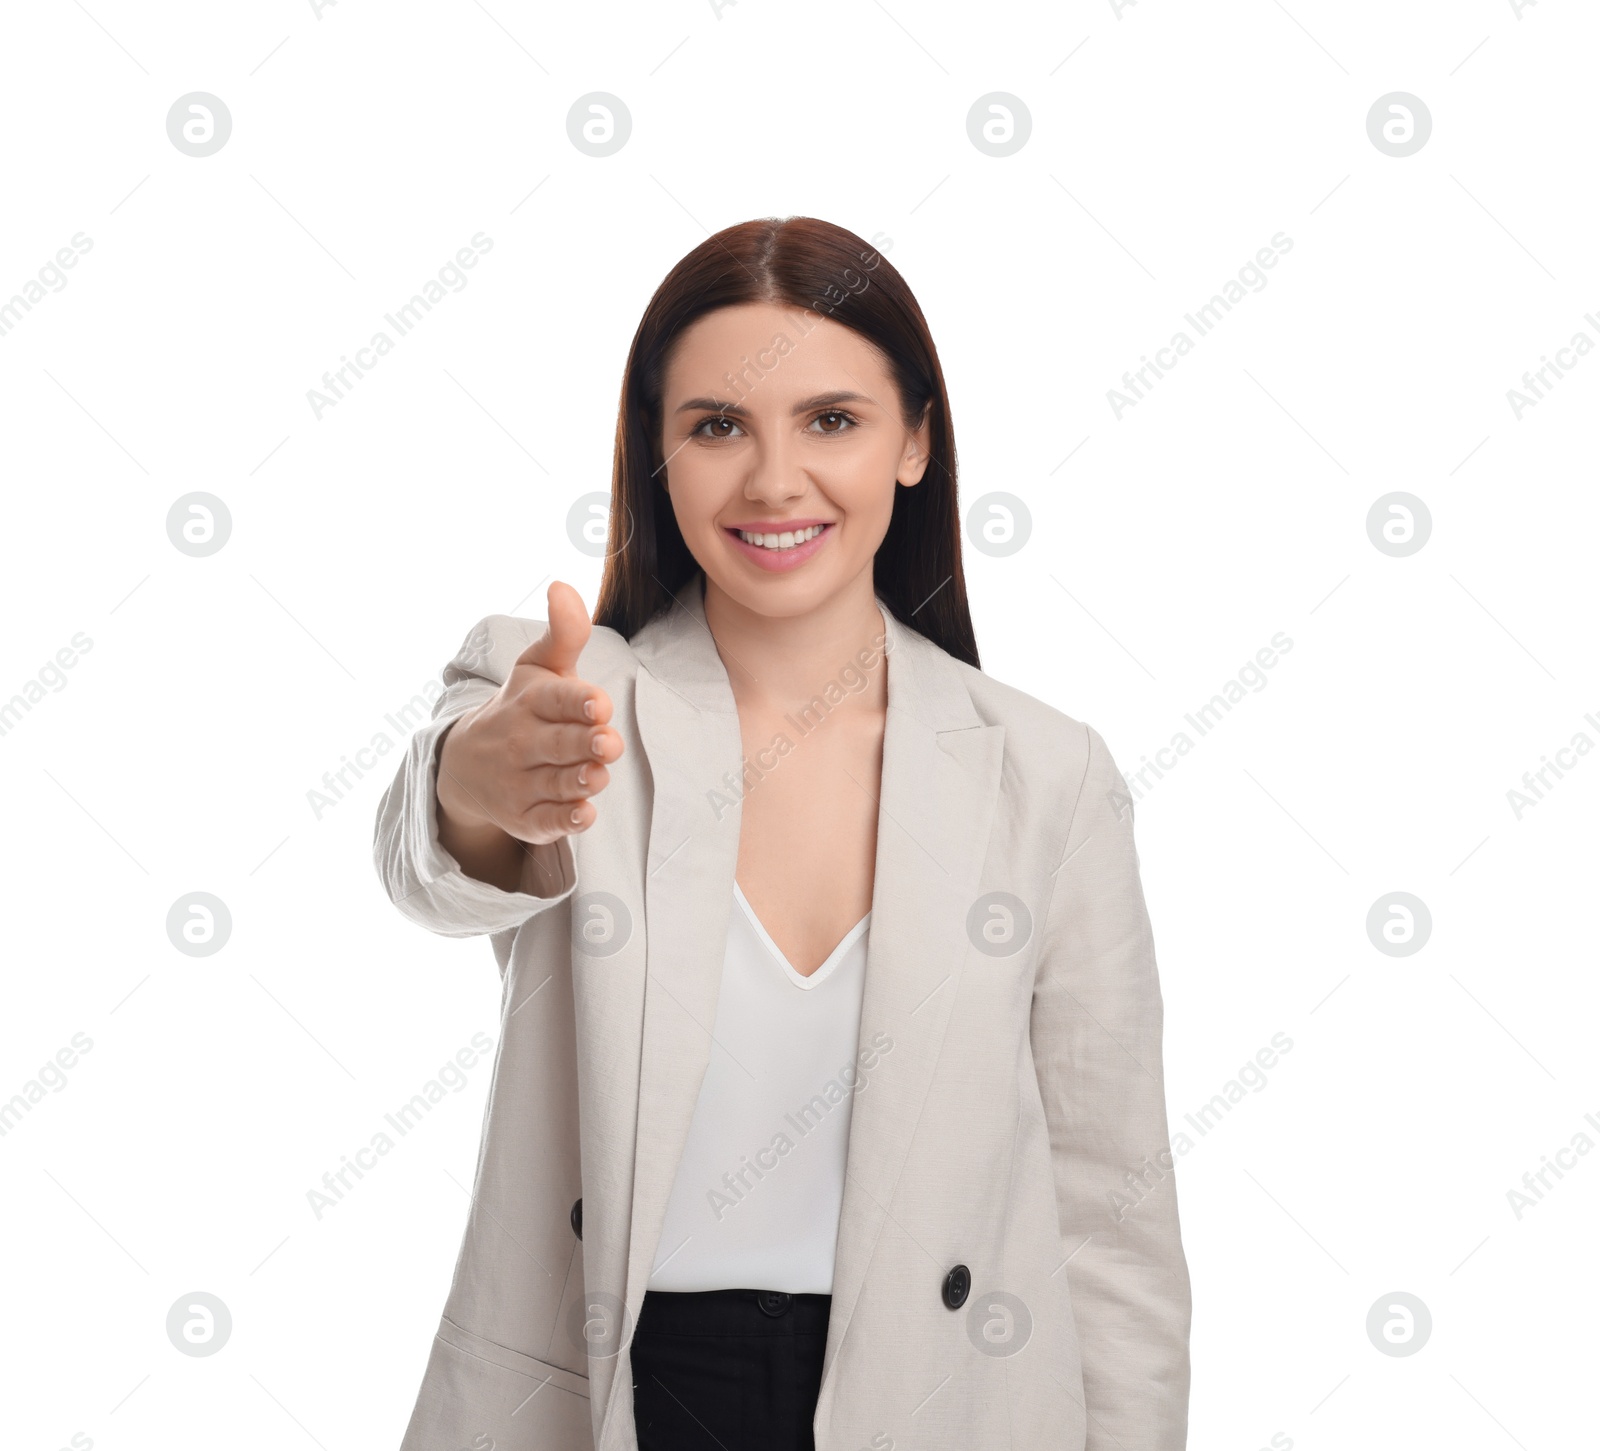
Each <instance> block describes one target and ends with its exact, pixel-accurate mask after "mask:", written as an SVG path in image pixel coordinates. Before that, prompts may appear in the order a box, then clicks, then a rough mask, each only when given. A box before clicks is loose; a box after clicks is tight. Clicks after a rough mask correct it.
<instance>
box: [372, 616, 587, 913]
mask: <svg viewBox="0 0 1600 1451" xmlns="http://www.w3.org/2000/svg"><path fill="white" fill-rule="evenodd" d="M543 630H544V621H543V620H518V619H514V618H512V617H511V616H509V615H490V616H489V617H487V618H486V619H483V620H480V621H479V622H478V623H477V624H476V625H475V626H473V628H472V630H471V631H470V632H469V633H468V635H467V638H466V639H465V640H464V641H463V642H462V645H461V648H460V649H459V650H458V651H456V653H455V655H454V657H453V658H452V659H451V660H450V662H449V664H447V665H446V666H445V667H444V671H443V674H442V676H441V679H442V680H443V681H444V685H445V691H444V694H443V695H441V696H440V697H439V699H438V700H437V701H435V702H434V707H433V718H432V720H431V721H430V722H429V723H428V724H426V725H423V726H419V727H418V728H417V730H416V731H415V732H414V733H413V734H412V737H411V740H410V743H409V744H408V745H407V747H406V751H405V755H404V756H403V758H402V759H401V761H400V765H399V768H398V769H397V770H396V772H395V776H394V780H393V781H391V782H390V783H389V786H388V788H387V789H386V790H385V791H384V793H383V797H382V799H380V800H379V802H378V813H377V821H376V824H375V827H374V830H373V838H372V856H373V862H374V864H375V865H376V867H377V870H378V877H379V879H380V880H381V881H382V882H383V886H384V890H385V891H387V892H388V894H389V900H390V901H392V902H393V903H394V904H395V906H396V907H398V908H399V909H400V911H401V912H403V913H404V914H405V915H406V916H407V917H409V918H411V920H412V921H414V922H419V923H421V924H422V926H424V927H426V928H428V929H429V930H430V931H433V932H438V933H440V934H442V935H443V936H446V937H476V936H480V935H483V934H485V933H488V934H497V933H504V932H507V931H509V930H511V929H514V928H516V927H517V926H519V925H520V924H521V923H523V922H525V921H527V919H528V918H529V917H531V916H533V915H534V913H536V912H542V911H544V910H545V909H546V908H548V907H552V906H554V905H555V904H556V903H557V902H559V901H561V900H563V899H564V898H565V897H567V896H569V895H570V894H571V892H572V891H573V889H574V887H575V886H576V885H577V880H578V874H577V864H576V862H575V860H574V858H573V852H572V843H571V840H570V839H569V838H567V837H563V838H562V839H561V840H560V841H558V842H555V843H553V844H550V845H547V846H528V847H525V848H524V855H523V871H522V882H521V885H520V888H519V890H517V891H515V892H506V891H502V890H501V889H500V888H499V887H496V886H492V885H491V884H490V883H488V882H482V881H479V880H478V879H477V878H476V877H470V876H468V875H467V874H466V873H465V872H464V871H462V869H461V863H460V862H458V861H457V860H456V859H455V858H454V857H453V856H451V855H450V853H449V852H448V851H446V850H445V848H444V847H443V845H441V843H440V841H439V818H438V795H437V792H438V773H439V747H440V744H441V743H442V742H443V740H444V735H445V732H446V731H448V730H449V729H450V727H451V726H453V725H454V724H455V723H456V721H457V720H459V719H460V717H461V716H462V715H463V714H465V713H466V712H467V711H469V710H471V709H473V708H474V707H475V706H478V705H481V704H483V702H484V701H486V700H488V699H490V698H491V697H492V696H493V695H494V694H495V692H496V691H497V690H499V688H500V686H501V685H502V684H504V682H505V679H506V676H507V675H509V674H510V673H511V666H512V664H513V662H514V661H515V660H516V658H517V656H518V655H520V654H521V653H522V651H523V650H524V649H526V648H527V645H528V643H529V642H530V641H531V640H533V639H534V638H536V637H537V636H538V635H539V634H540V633H542V632H543Z"/></svg>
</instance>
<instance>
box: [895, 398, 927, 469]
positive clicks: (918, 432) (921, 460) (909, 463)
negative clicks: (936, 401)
mask: <svg viewBox="0 0 1600 1451" xmlns="http://www.w3.org/2000/svg"><path fill="white" fill-rule="evenodd" d="M932 435H933V399H931V398H930V399H929V400H928V401H927V403H926V404H924V405H923V409H922V421H921V422H920V423H918V424H917V426H916V428H915V429H913V430H911V431H910V432H908V433H907V434H906V446H905V452H904V453H902V454H901V455H900V467H899V469H898V471H897V472H896V474H895V480H896V482H898V483H900V484H902V485H904V486H905V487H906V488H908V489H909V488H910V487H911V486H912V485H913V484H920V483H921V482H922V476H923V474H924V473H926V472H927V469H928V449H929V446H930V443H931V440H932Z"/></svg>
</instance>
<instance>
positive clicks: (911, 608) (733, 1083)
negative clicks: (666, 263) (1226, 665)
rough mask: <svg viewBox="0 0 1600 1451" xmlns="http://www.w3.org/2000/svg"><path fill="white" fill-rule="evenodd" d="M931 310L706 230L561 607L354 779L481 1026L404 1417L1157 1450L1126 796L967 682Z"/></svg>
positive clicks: (871, 258) (1151, 1189) (408, 899)
mask: <svg viewBox="0 0 1600 1451" xmlns="http://www.w3.org/2000/svg"><path fill="white" fill-rule="evenodd" d="M955 463H956V460H955V446H954V439H953V435H952V431H951V424H950V413H949V405H948V401H947V398H946V395H945V388H944V381H943V378H942V375H941V373H940V369H939V363H938V359H937V355H936V353H935V350H934V346H933V342H932V339H931V338H930V337H929V334H928V330H927V326H926V323H925V322H924V320H923V317H922V313H921V311H920V309H919V308H918V307H917V304H916V302H915V300H914V299H913V297H912V296H911V294H910V292H909V290H908V289H907V287H906V285H905V283H904V282H903V280H902V279H901V278H900V276H899V274H898V273H897V272H896V271H895V270H894V268H893V267H892V266H890V264H889V263H888V262H887V261H886V260H885V259H884V258H882V257H881V256H879V255H878V254H877V253H876V252H874V251H873V250H872V249H871V248H870V247H869V246H867V245H866V244H865V243H864V242H862V241H861V239H860V238H858V237H856V236H854V235H853V234H852V233H850V232H847V231H845V230H843V229H842V228H839V227H836V226H832V225H830V224H828V223H825V222H821V221H817V220H814V219H811V218H805V217H799V218H790V219H788V220H785V221H778V220H762V221H754V222H748V223H745V224H743V225H741V226H736V227H731V228H729V229H728V230H726V231H724V232H721V233H719V234H717V235H716V236H714V237H711V238H710V239H708V240H707V241H706V242H705V243H704V244H703V245H701V246H699V247H697V248H696V249H695V250H694V251H693V252H691V253H690V254H689V255H688V256H687V257H685V258H684V259H683V260H682V261H681V262H680V263H679V264H678V265H677V266H676V267H675V268H674V269H673V270H672V272H671V273H670V274H669V275H668V276H667V278H666V279H665V281H663V283H662V284H661V286H660V287H659V288H658V289H657V292H656V294H655V296H654V297H653V298H652V300H651V302H650V305H649V307H648V309H647V310H646V313H645V316H644V319H643V321H642V322H641V324H640V327H639V330H638V333H637V335H636V337H635V338H634V342H633V347H632V350H631V352H630V355H629V358H628V363H627V370H626V374H625V378H624V384H623V394H622V403H621V413H620V417H619V419H618V431H617V445H616V460H615V471H614V477H613V483H612V508H611V518H610V531H611V533H610V541H609V554H608V559H607V563H606V570H605V576H604V579H603V581H602V584H601V590H600V598H599V603H598V606H597V609H596V612H595V621H594V624H593V627H592V628H591V625H590V622H589V620H588V617H587V615H586V612H585V610H584V607H583V604H582V601H581V599H580V598H579V597H578V595H577V593H576V591H574V590H573V589H571V588H570V587H569V586H567V585H565V584H561V583H556V584H553V585H552V586H551V587H550V591H549V596H548V610H547V616H548V619H547V621H540V620H518V619H513V618H510V617H507V616H499V615H496V616H490V617H489V618H488V619H486V620H484V621H482V622H481V623H480V624H479V625H478V626H477V627H476V628H475V629H474V630H473V631H472V632H471V633H470V634H469V635H468V638H467V640H466V642H465V644H464V645H463V646H462V649H461V651H460V652H459V653H458V654H457V655H456V657H455V658H454V659H453V660H452V661H451V662H450V664H449V665H448V666H447V667H446V669H445V672H444V681H445V684H446V686H447V690H446V693H445V695H444V696H443V697H442V698H441V699H440V701H439V702H438V704H437V706H436V708H435V716H434V720H433V722H432V723H431V724H430V725H429V726H426V727H424V728H423V729H421V730H419V731H418V732H417V733H416V735H415V737H414V738H413V740H412V742H411V746H410V749H409V752H408V757H407V760H406V761H405V762H404V763H403V764H402V765H401V767H400V770H399V771H398V773H397V775H396V778H395V780H394V782H393V784H392V785H391V786H390V787H389V789H388V791H387V792H386V793H385V796H384V798H383V801H382V802H381V803H380V807H379V813H378V822H377V833H376V839H375V847H374V850H375V856H376V860H377V864H378V868H379V871H380V874H381V875H382V878H383V880H384V883H385V886H386V888H387V890H388V892H389V894H390V896H391V898H392V899H393V900H394V902H395V903H396V905H397V906H398V907H399V908H400V909H401V910H402V911H403V912H404V913H405V914H406V915H407V916H409V917H411V918H413V919H415V920H416V921H418V922H420V923H422V924H423V925H424V926H426V927H429V928H431V929H432V930H433V931H435V932H440V933H444V934H447V935H450V936H470V935H478V934H485V935H488V936H489V937H490V939H491V941H492V943H493V945H494V949H495V953H496V958H497V961H498V962H499V965H500V971H501V976H502V979H503V995H502V1012H501V1039H500V1047H499V1051H498V1055H497V1058H496V1062H495V1070H494V1080H493V1085H492V1088H491V1092H490V1099H489V1107H488V1110H487V1115H486V1119H485V1125H484V1139H483V1146H482V1151H481V1155H480V1160H479V1166H478V1174H477V1181H476V1186H475V1191H474V1197H473V1207H472V1212H471V1216H470V1221H469V1224H468V1228H467V1233H466V1238H465V1241H464V1243H463V1245H462V1249H461V1255H460V1260H459V1262H458V1265H457V1271H456V1276H455V1280H454V1283H453V1285H452V1287H451V1292H450V1297H449V1300H448V1303H447V1305H446V1308H445V1313H444V1317H443V1319H442V1321H441V1324H440V1329H439V1333H438V1336H437V1337H436V1339H435V1342H434V1346H433V1351H432V1355H431V1358H430V1360H429V1364H428V1368H427V1372H426V1376H425V1378H424V1381H423V1385H422V1389H421V1393H420V1395H419V1396H418V1400H417V1404H416V1408H415V1410H414V1412H413V1415H412V1419H411V1425H410V1428H409V1431H408V1433H407V1435H406V1438H405V1443H404V1447H405V1451H423V1448H426V1451H446V1448H448V1451H455V1448H458V1447H463V1446H474V1447H488V1446H491V1445H492V1446H494V1447H497V1448H500V1451H506V1448H528V1451H534V1448H538V1451H546V1448H556V1447H559V1448H562V1451H570V1448H575V1447H580V1446H582V1447H595V1448H599V1451H635V1448H637V1451H689V1448H696V1451H698V1448H702V1447H704V1448H724V1451H746V1448H756V1447H759V1448H763V1451H768V1448H772V1451H791V1448H801V1447H806V1448H810V1447H813V1446H816V1447H818V1448H823V1451H862V1448H867V1447H871V1448H876V1451H888V1448H891V1447H896V1446H898V1447H902V1448H908V1447H913V1446H914V1447H918V1448H924V1451H943V1448H950V1451H954V1448H957V1447H960V1448H962V1451H971V1448H974V1447H981V1448H989V1447H1004V1446H1013V1447H1018V1448H1029V1451H1033V1448H1043V1447H1046V1446H1050V1447H1064V1448H1105V1451H1112V1448H1122V1451H1176V1448H1180V1447H1182V1445H1183V1444H1184V1438H1185V1430H1186V1420H1187V1400H1188V1331H1189V1313H1190V1302H1189V1282H1188V1275H1187V1269H1186V1264H1185V1260H1184V1255H1183V1250H1182V1246H1181V1243H1180V1237H1179V1227H1178V1214H1177V1203H1176V1197H1175V1192H1174V1184H1173V1175H1172V1155H1171V1153H1170V1151H1169V1147H1168V1146H1169V1139H1168V1133H1167V1122H1166V1110H1165V1105H1164V1100H1163V1094H1162V1066H1161V1020H1162V1008H1161V996H1160V990H1159V986H1158V983H1157V976H1156V966H1155V958H1154V950H1153V945H1152V938H1151V931H1150V924H1149V919H1148V916H1147V913H1146V909H1145V904H1144V898H1143V895H1142V891H1141V888H1140V883H1139V875H1138V859H1137V856H1136V854H1135V850H1134V844H1133V835H1132V817H1131V810H1130V808H1129V807H1128V806H1127V804H1126V796H1125V794H1124V793H1123V782H1122V778H1121V776H1120V774H1119V773H1118V771H1117V769H1116V767H1115V765H1114V764H1113V762H1112V758H1111V756H1110V753H1109V752H1108V751H1107V749H1106V745H1105V742H1104V741H1103V740H1102V739H1101V738H1100V736H1099V735H1098V734H1097V733H1096V732H1095V731H1094V730H1092V729H1091V728H1089V727H1088V726H1086V725H1084V724H1082V723H1081V722H1079V721H1076V720H1073V719H1072V718H1071V717H1068V716H1066V715H1063V714H1061V713H1060V712H1058V711H1056V710H1053V709H1051V708H1050V707H1048V706H1046V705H1044V704H1042V703H1041V702H1039V701H1037V700H1034V699H1033V698H1031V697H1030V696H1027V695H1025V694H1023V693H1022V692H1020V691H1018V690H1015V689H1012V688H1010V687H1008V686H1005V685H1002V684H1000V683H999V682H997V681H994V680H992V679H990V678H989V677H988V676H986V675H984V674H983V673H982V671H981V670H980V669H979V668H978V652H977V647H976V644H975V642H974V637H973V630H972V625H971V621H970V618H969V615H968V611H967V603H966V593H965V587H964V583H963V579H962V572H961V557H960V524H959V515H958V511H957V503H956V478H955Z"/></svg>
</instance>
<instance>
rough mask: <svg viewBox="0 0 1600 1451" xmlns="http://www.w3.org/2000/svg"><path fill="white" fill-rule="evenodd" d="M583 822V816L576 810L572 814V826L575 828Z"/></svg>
mask: <svg viewBox="0 0 1600 1451" xmlns="http://www.w3.org/2000/svg"><path fill="white" fill-rule="evenodd" d="M582 820H583V817H582V815H581V814H580V813H579V812H578V811H577V810H576V809H574V811H573V813H572V824H573V825H574V826H576V825H577V824H578V823H579V822H580V821H582Z"/></svg>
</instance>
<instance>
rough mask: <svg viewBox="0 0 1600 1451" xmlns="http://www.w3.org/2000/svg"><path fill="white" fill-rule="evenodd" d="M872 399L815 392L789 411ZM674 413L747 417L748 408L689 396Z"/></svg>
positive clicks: (797, 413) (840, 391)
mask: <svg viewBox="0 0 1600 1451" xmlns="http://www.w3.org/2000/svg"><path fill="white" fill-rule="evenodd" d="M871 402H872V399H870V398H869V397H867V395H866V394H865V393H851V392H848V391H846V390H838V391H835V392H832V393H817V394H815V395H813V396H812V397H810V398H802V399H801V400H800V401H799V402H798V403H796V404H795V405H794V407H793V408H792V409H790V410H789V411H790V412H791V413H792V414H794V415H795V416H798V415H800V414H802V413H810V412H811V411H812V410H813V409H816V408H832V407H835V406H836V405H838V404H840V403H871ZM673 412H674V413H697V412H700V413H724V414H727V415H728V416H729V417H731V418H748V417H749V416H750V410H749V409H748V408H745V407H744V406H743V405H741V404H738V403H724V402H723V401H722V400H721V399H719V398H689V399H686V400H685V401H684V402H682V403H680V404H679V405H678V406H677V407H676V408H675V409H673Z"/></svg>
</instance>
